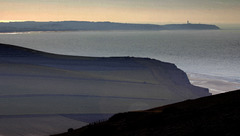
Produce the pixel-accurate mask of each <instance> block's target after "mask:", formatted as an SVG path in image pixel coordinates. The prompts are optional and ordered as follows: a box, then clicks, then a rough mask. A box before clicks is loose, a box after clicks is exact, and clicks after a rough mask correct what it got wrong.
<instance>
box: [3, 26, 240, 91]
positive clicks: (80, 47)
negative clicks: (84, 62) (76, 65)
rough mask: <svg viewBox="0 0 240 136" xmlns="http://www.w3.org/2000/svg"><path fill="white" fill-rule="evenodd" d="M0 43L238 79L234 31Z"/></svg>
mask: <svg viewBox="0 0 240 136" xmlns="http://www.w3.org/2000/svg"><path fill="white" fill-rule="evenodd" d="M0 43H6V44H13V45H18V46H22V47H27V48H31V49H36V50H40V51H45V52H50V53H55V54H64V55H75V56H94V57H113V56H130V57H147V58H153V59H157V60H160V61H164V62H170V63H174V64H175V65H176V66H177V67H178V68H180V69H182V70H183V71H185V72H186V73H188V74H199V75H203V76H209V77H211V78H218V79H221V80H225V81H228V82H236V83H240V30H169V31H166V30H163V31H69V32H24V33H2V34H0ZM239 88H240V86H239Z"/></svg>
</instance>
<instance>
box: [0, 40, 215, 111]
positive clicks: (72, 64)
mask: <svg viewBox="0 0 240 136" xmlns="http://www.w3.org/2000/svg"><path fill="white" fill-rule="evenodd" d="M0 66H1V67H0V75H1V76H0V80H1V82H0V90H1V94H0V98H2V99H4V98H8V99H9V101H8V102H7V103H6V104H5V105H4V106H7V107H8V108H7V109H9V111H8V110H4V111H1V112H0V114H7V115H8V114H11V115H12V114H56V113H57V114H63V113H64V114H68V113H117V112H123V111H129V110H138V109H147V108H151V107H155V106H158V105H164V104H169V103H173V102H177V101H181V100H185V99H189V98H198V97H202V96H207V95H210V94H209V92H208V90H207V89H204V88H199V87H195V86H193V85H191V84H190V83H189V80H188V78H187V76H186V74H185V73H184V72H183V71H182V70H180V69H178V68H177V67H176V66H175V65H174V64H170V63H165V62H161V61H158V60H154V59H149V58H134V57H110V58H104V57H102V58H101V57H77V56H64V55H56V54H50V53H44V52H40V51H35V50H32V49H27V48H22V47H17V46H12V45H6V44H0ZM26 83H28V84H26ZM27 96H31V97H27ZM29 101H31V103H29ZM13 102H15V103H16V104H14V103H13ZM86 104H87V105H86ZM10 105H13V106H10ZM78 105H85V106H82V107H78ZM15 106H17V107H21V108H20V109H18V110H17V111H16V109H17V108H16V107H15ZM63 106H65V107H68V108H66V109H62V108H61V107H63ZM39 107H42V108H39ZM53 107H54V108H53ZM46 109H47V110H46Z"/></svg>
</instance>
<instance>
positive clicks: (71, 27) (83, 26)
mask: <svg viewBox="0 0 240 136" xmlns="http://www.w3.org/2000/svg"><path fill="white" fill-rule="evenodd" d="M207 29H219V27H217V26H216V25H208V24H169V25H154V24H129V23H113V22H87V21H62V22H31V21H28V22H10V23H0V32H28V31H108V30H207Z"/></svg>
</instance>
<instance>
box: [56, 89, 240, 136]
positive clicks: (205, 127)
mask: <svg viewBox="0 0 240 136" xmlns="http://www.w3.org/2000/svg"><path fill="white" fill-rule="evenodd" d="M239 103H240V90H238V91H233V92H229V93H225V94H219V95H215V96H209V97H204V98H200V99H196V100H188V101H183V102H180V103H176V104H172V105H167V106H163V107H159V108H154V109H150V110H146V111H137V112H128V113H121V114H116V115H115V116H113V117H112V118H110V119H109V120H108V121H105V122H100V123H96V124H91V125H88V126H86V127H83V128H80V129H77V130H75V131H73V132H69V133H64V134H60V135H55V136H93V135H104V136H108V135H109V136H110V135H111V136H113V135H114V136H133V135H137V136H156V135H161V136H170V135H174V136H192V135H194V136H203V135H216V136H226V135H231V136H239V135H240V132H239V126H240V106H239Z"/></svg>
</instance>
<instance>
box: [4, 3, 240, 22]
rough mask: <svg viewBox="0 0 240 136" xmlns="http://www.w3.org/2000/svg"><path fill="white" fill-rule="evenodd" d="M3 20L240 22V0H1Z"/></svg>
mask: <svg viewBox="0 0 240 136" xmlns="http://www.w3.org/2000/svg"><path fill="white" fill-rule="evenodd" d="M0 9H1V11H0V20H25V21H62V20H79V21H112V22H131V23H157V24H162V23H185V22H186V21H187V20H189V21H190V22H193V23H212V24H221V23H223V24H224V23H225V24H240V0H0Z"/></svg>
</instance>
